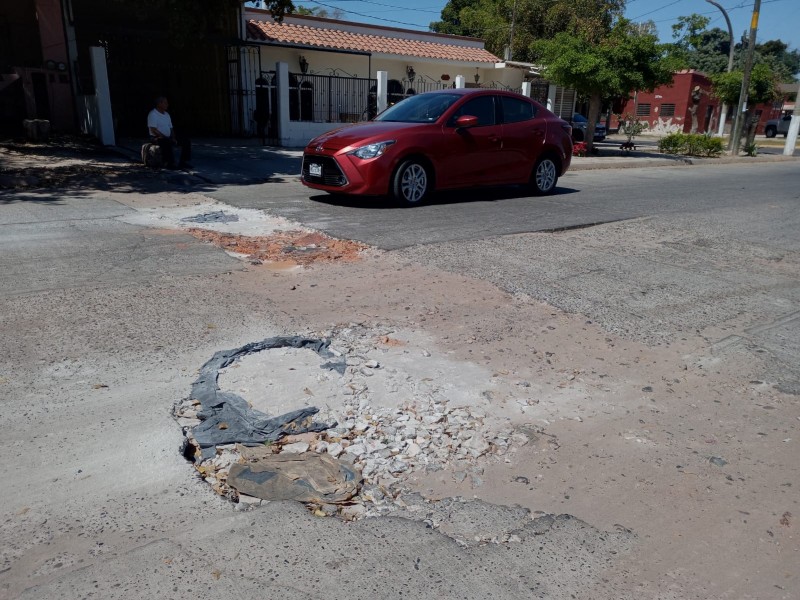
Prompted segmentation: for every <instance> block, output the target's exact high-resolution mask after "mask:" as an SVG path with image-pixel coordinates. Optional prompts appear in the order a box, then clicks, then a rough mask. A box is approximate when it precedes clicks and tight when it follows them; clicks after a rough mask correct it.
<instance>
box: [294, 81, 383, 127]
mask: <svg viewBox="0 0 800 600" xmlns="http://www.w3.org/2000/svg"><path fill="white" fill-rule="evenodd" d="M376 90H377V80H375V79H368V78H365V77H342V76H341V75H335V74H334V75H318V74H304V73H289V119H290V120H291V121H314V122H317V123H355V122H357V121H363V120H366V119H369V118H371V117H372V116H374V114H375V110H376V107H377V95H376Z"/></svg>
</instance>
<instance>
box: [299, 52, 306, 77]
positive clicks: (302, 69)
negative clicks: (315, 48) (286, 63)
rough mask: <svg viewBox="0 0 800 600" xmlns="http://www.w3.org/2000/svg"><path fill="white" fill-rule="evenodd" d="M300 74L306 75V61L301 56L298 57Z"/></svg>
mask: <svg viewBox="0 0 800 600" xmlns="http://www.w3.org/2000/svg"><path fill="white" fill-rule="evenodd" d="M300 72H301V73H302V74H303V75H305V74H306V73H308V61H307V60H306V57H305V56H303V55H302V54H301V55H300Z"/></svg>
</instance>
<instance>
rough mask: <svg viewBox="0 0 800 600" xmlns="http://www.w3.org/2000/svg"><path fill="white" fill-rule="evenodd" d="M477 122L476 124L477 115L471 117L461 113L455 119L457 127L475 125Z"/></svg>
mask: <svg viewBox="0 0 800 600" xmlns="http://www.w3.org/2000/svg"><path fill="white" fill-rule="evenodd" d="M477 124H478V117H473V116H472V115H461V116H460V117H458V118H457V119H456V127H458V128H459V129H462V128H464V129H466V128H469V127H475V126H476V125H477Z"/></svg>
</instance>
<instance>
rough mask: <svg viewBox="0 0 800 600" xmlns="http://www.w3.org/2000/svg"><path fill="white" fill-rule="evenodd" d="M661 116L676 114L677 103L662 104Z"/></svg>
mask: <svg viewBox="0 0 800 600" xmlns="http://www.w3.org/2000/svg"><path fill="white" fill-rule="evenodd" d="M661 116H662V117H674V116H675V105H674V104H662V105H661Z"/></svg>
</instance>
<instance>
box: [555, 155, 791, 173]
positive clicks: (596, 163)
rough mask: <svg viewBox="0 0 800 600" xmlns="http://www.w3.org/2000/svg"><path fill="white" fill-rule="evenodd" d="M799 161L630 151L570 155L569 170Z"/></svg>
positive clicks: (787, 158) (764, 157)
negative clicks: (616, 153) (593, 154)
mask: <svg viewBox="0 0 800 600" xmlns="http://www.w3.org/2000/svg"><path fill="white" fill-rule="evenodd" d="M791 161H800V157H798V156H784V155H761V156H720V157H717V158H703V157H697V156H692V157H688V156H675V155H662V154H659V155H654V154H639V155H636V154H634V153H631V154H630V156H619V155H617V156H605V157H578V156H573V157H572V163H571V164H570V167H569V170H570V171H592V170H600V169H645V168H650V167H688V166H706V165H729V164H753V163H770V162H791Z"/></svg>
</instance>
